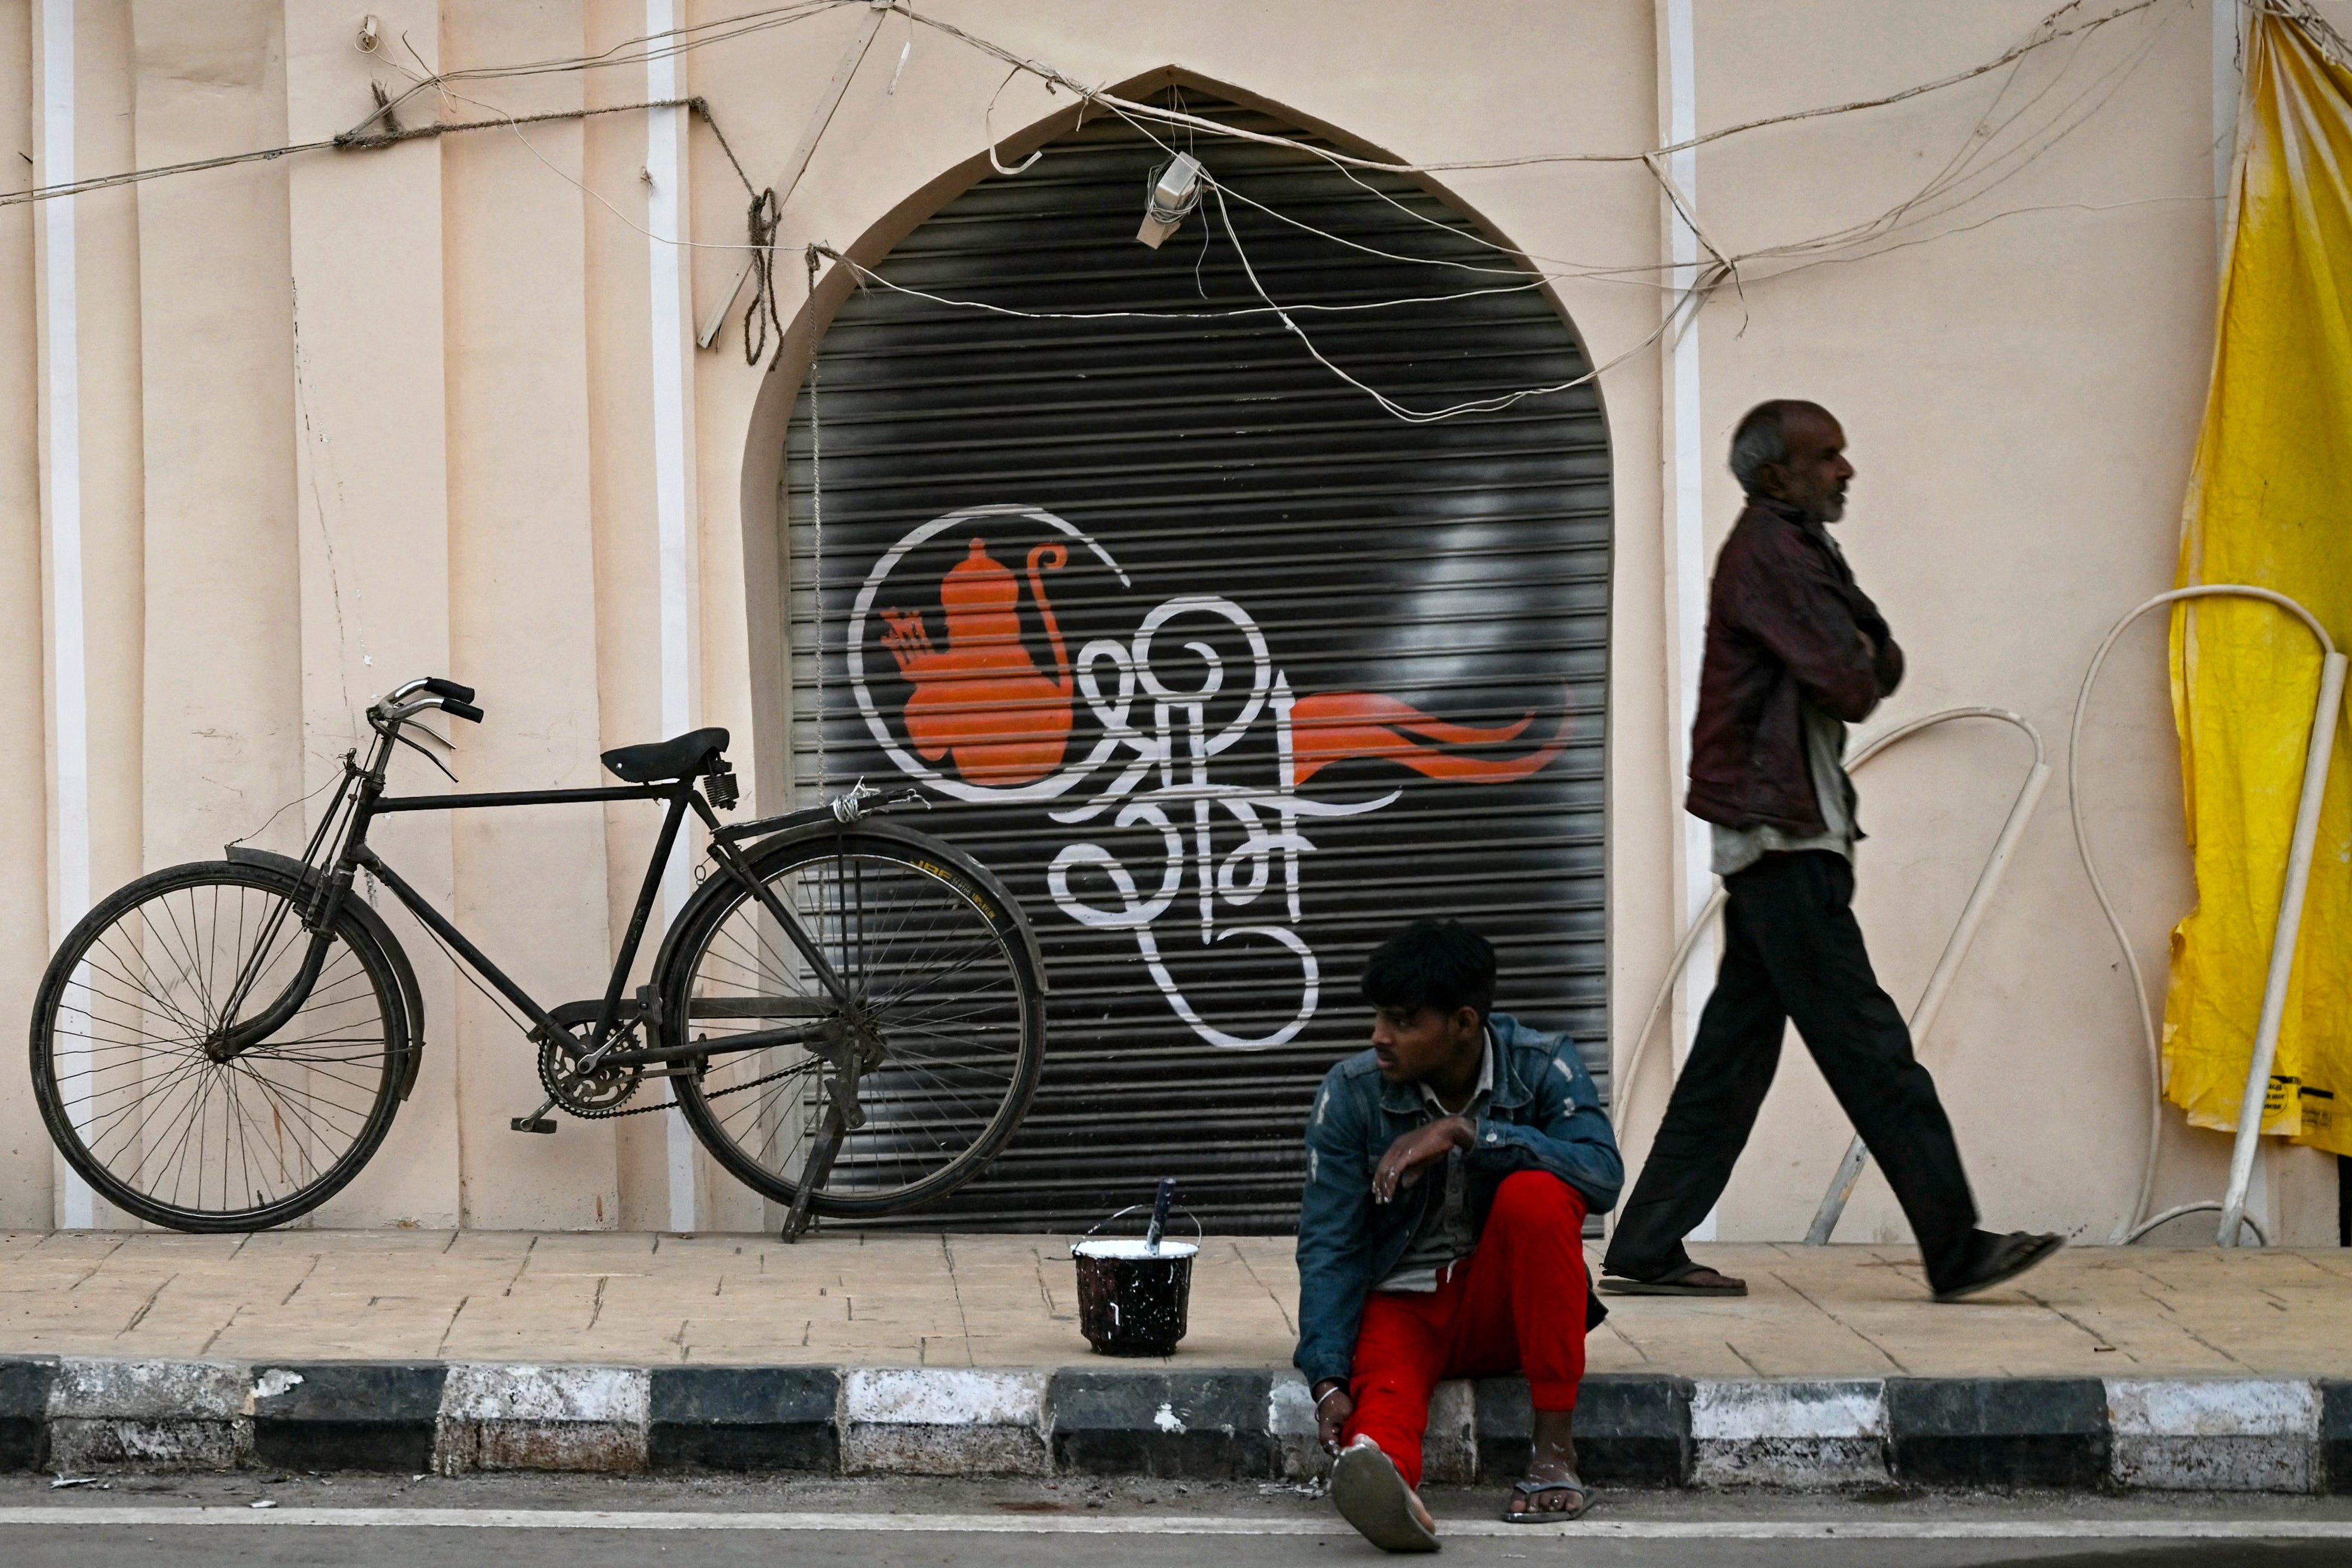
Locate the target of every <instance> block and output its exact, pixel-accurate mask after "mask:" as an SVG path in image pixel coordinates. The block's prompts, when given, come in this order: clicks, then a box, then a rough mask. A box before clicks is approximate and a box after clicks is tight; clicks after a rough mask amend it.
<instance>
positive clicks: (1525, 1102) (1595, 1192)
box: [1296, 920, 1624, 1552]
mask: <svg viewBox="0 0 2352 1568" xmlns="http://www.w3.org/2000/svg"><path fill="white" fill-rule="evenodd" d="M1363 994H1364V999H1365V1000H1367V1001H1369V1002H1370V1003H1371V1004H1372V1006H1373V1008H1374V1009H1375V1011H1374V1013H1373V1023H1372V1045H1371V1049H1370V1050H1369V1051H1360V1052H1358V1053H1357V1054H1356V1055H1354V1056H1351V1057H1349V1058H1348V1059H1347V1060H1346V1061H1342V1062H1340V1063H1339V1065H1338V1066H1336V1067H1334V1068H1332V1069H1331V1071H1330V1072H1329V1073H1328V1075H1327V1076H1326V1077H1325V1078H1324V1080H1323V1087H1322V1090H1321V1091H1320V1092H1318V1094H1317V1095H1316V1097H1315V1110H1314V1113H1313V1114H1312V1116H1311V1118H1310V1119H1309V1121H1308V1123H1307V1189H1306V1194H1305V1196H1304V1197H1303V1198H1302V1199H1301V1201H1300V1205H1299V1213H1298V1354H1297V1358H1296V1359H1297V1365H1298V1368H1299V1370H1300V1371H1301V1372H1303V1373H1304V1374H1305V1375H1306V1376H1307V1383H1308V1385H1309V1387H1310V1389H1311V1391H1312V1393H1313V1395H1314V1398H1315V1408H1316V1416H1317V1420H1318V1425H1319V1427H1320V1428H1321V1437H1322V1440H1323V1446H1324V1447H1325V1448H1327V1449H1328V1450H1330V1451H1332V1452H1334V1453H1336V1454H1337V1455H1338V1456H1339V1458H1338V1459H1337V1460H1336V1462H1335V1463H1334V1465H1333V1468H1332V1472H1331V1495H1332V1500H1334V1501H1335V1502H1336V1503H1337V1504H1338V1505H1339V1511H1340V1513H1341V1514H1343V1515H1344V1516H1345V1517H1346V1518H1347V1520H1348V1522H1349V1523H1350V1524H1352V1525H1354V1526H1355V1527H1356V1528H1357V1529H1358V1530H1360V1531H1363V1533H1364V1535H1365V1536H1366V1537H1367V1538H1368V1539H1370V1541H1371V1542H1374V1543H1375V1544H1376V1545H1380V1546H1382V1547H1385V1548H1387V1549H1388V1550H1390V1551H1391V1552H1411V1551H1434V1550H1435V1549H1436V1546H1437V1537H1436V1531H1435V1527H1434V1525H1433V1522H1432V1521H1431V1519H1430V1516H1429V1511H1428V1510H1427V1509H1425V1508H1423V1506H1422V1501H1421V1498H1420V1495H1419V1492H1418V1490H1417V1489H1418V1488H1419V1487H1420V1485H1421V1439H1422V1434H1423V1431H1424V1430H1426V1429H1427V1427H1428V1425H1429V1396H1430V1395H1431V1393H1432V1392H1433V1390H1434V1389H1435V1388H1436V1386H1437V1384H1438V1381H1439V1380H1440V1379H1441V1378H1447V1377H1486V1376H1493V1375H1499V1374H1503V1373H1508V1372H1515V1371H1524V1372H1525V1373H1526V1374H1527V1378H1528V1392H1529V1394H1530V1395H1531V1396H1532V1397H1533V1402H1534V1406H1535V1455H1534V1461H1533V1463H1532V1464H1531V1465H1530V1466H1529V1468H1528V1477H1527V1479H1524V1480H1522V1481H1519V1482H1518V1483H1517V1485H1515V1486H1514V1487H1513V1488H1512V1493H1511V1496H1510V1498H1509V1500H1508V1501H1507V1504H1506V1508H1505V1512H1504V1515H1503V1517H1504V1518H1506V1519H1507V1520H1514V1521H1547V1520H1557V1519H1561V1518H1574V1517H1575V1516H1576V1515H1578V1514H1580V1513H1581V1512H1583V1511H1584V1509H1585V1507H1586V1505H1587V1503H1588V1501H1589V1500H1590V1493H1589V1492H1588V1490H1586V1488H1585V1486H1584V1483H1583V1482H1582V1481H1581V1480H1580V1479H1577V1474H1576V1448H1575V1445H1574V1443H1573V1441H1572V1440H1571V1435H1570V1424H1571V1421H1572V1419H1573V1416H1574V1412H1575V1409H1576V1390H1577V1385H1578V1383H1579V1382H1580V1381H1581V1380H1582V1378H1583V1376H1584V1336H1585V1333H1586V1331H1587V1330H1588V1329H1589V1328H1591V1326H1592V1325H1593V1324H1595V1323H1597V1322H1600V1319H1601V1310H1600V1306H1599V1303H1598V1302H1597V1301H1594V1300H1593V1299H1592V1296H1591V1289H1590V1287H1591V1281H1590V1279H1589V1277H1588V1276H1587V1275H1586V1273H1585V1268H1584V1249H1583V1234H1584V1218H1585V1216H1586V1215H1588V1214H1593V1213H1600V1212H1602V1211H1605V1210H1606V1209H1607V1208H1608V1207H1610V1206H1611V1205H1612V1204H1613V1203H1615V1202H1616V1201H1617V1189H1618V1186H1619V1185H1620V1184H1621V1183H1622V1181H1623V1180H1624V1165H1623V1162H1622V1160H1620V1159H1619V1157H1618V1154H1617V1140H1616V1136H1615V1134H1613V1133H1612V1131H1611V1130H1610V1126H1609V1118H1608V1117H1607V1116H1605V1115H1604V1114H1602V1113H1601V1100H1600V1096H1599V1094H1598V1093H1597V1092H1595V1090H1594V1089H1593V1086H1592V1080H1591V1077H1590V1076H1589V1075H1587V1074H1586V1072H1585V1071H1584V1064H1583V1063H1582V1062H1581V1061H1579V1060H1578V1058H1577V1054H1576V1048H1575V1046H1574V1045H1572V1044H1571V1043H1570V1042H1569V1041H1568V1040H1564V1039H1561V1038H1560V1037H1559V1036H1557V1035H1549V1034H1542V1033H1539V1032H1538V1031H1537V1030H1531V1029H1528V1028H1527V1027H1525V1026H1524V1025H1522V1024H1520V1023H1519V1022H1518V1021H1517V1020H1516V1019H1512V1018H1509V1017H1507V1016H1506V1015H1504V1014H1501V1013H1496V1012H1491V1011H1489V1009H1490V1008H1491V1007H1492V1006H1493V1003H1494V998H1495V949H1494V948H1493V947H1492V946H1490V945H1489V944H1488V943H1487V941H1486V938H1485V937H1483V936H1479V935H1478V934H1477V933H1476V932H1475V931H1472V930H1470V929H1469V928H1468V927H1466V926H1465V925H1460V924H1458V923H1456V922H1454V921H1450V920H1447V921H1439V920H1416V921H1414V922H1413V923H1412V925H1407V926H1406V927H1405V928H1404V929H1403V930H1402V931H1400V932H1398V933H1397V934H1396V935H1395V936H1391V937H1390V938H1389V939H1388V940H1387V941H1386V942H1383V943H1381V946H1379V947H1378V948H1377V949H1375V950H1374V951H1373V953H1372V956H1371V957H1370V959H1369V960H1368V961H1367V962H1366V964H1365V966H1364V979H1363Z"/></svg>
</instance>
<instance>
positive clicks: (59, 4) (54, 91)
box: [41, 0, 98, 1230]
mask: <svg viewBox="0 0 2352 1568" xmlns="http://www.w3.org/2000/svg"><path fill="white" fill-rule="evenodd" d="M74 57H75V50H74V5H73V0H43V4H42V6H41V179H42V183H45V184H48V185H70V184H72V183H73V182H74V180H75V178H76V166H75V146H74V130H75V125H76V122H77V116H76V114H75V110H74V102H75V92H74V85H75V78H74ZM77 205H78V203H77V202H76V200H75V198H73V197H72V196H60V197H58V199H56V200H55V201H52V202H49V203H47V204H46V206H45V207H44V209H43V211H42V241H43V245H42V252H43V254H42V260H43V262H44V263H45V264H46V269H47V298H46V299H45V300H44V302H43V304H44V323H43V324H44V325H45V326H46V327H47V338H48V343H47V348H48V371H49V376H48V398H47V404H48V406H47V409H46V411H45V412H46V413H47V414H48V430H47V437H48V452H47V457H48V462H47V472H46V474H45V475H44V476H43V477H44V479H45V480H46V481H47V488H48V497H47V498H48V538H47V545H48V555H49V671H50V698H49V706H50V713H51V715H52V722H53V723H54V724H55V725H56V727H57V739H56V748H55V750H54V752H53V753H52V756H53V758H54V762H53V766H54V768H55V769H56V771H55V775H54V778H53V780H52V785H53V788H54V789H56V791H57V808H56V809H57V822H58V837H57V846H58V865H57V911H58V930H57V939H58V942H59V943H62V942H63V941H64V940H65V934H66V933H67V932H68V931H69V930H71V929H72V928H73V926H74V925H76V924H77V923H78V922H79V920H80V919H81V917H82V916H83V915H86V914H88V913H89V881H90V824H89V641H88V637H89V632H88V627H87V624H86V615H87V605H86V602H85V597H84V585H83V581H82V516H81V347H80V321H81V309H80V305H79V288H78V287H77V278H76V271H77V268H78V264H79V246H78V244H77V236H76V232H75V226H74V219H75V215H76V214H75V209H76V207H77ZM67 999H68V1006H70V1007H73V1008H76V1009H79V1010H81V1011H83V1012H85V1013H87V1011H88V1009H89V1005H90V1004H89V966H88V965H83V966H81V967H79V968H77V969H75V971H74V976H73V979H72V981H71V988H70V989H69V990H68V998H67ZM58 1069H59V1071H60V1072H61V1073H62V1074H63V1077H62V1082H68V1083H74V1084H78V1085H79V1094H80V1098H79V1100H73V1099H70V1098H69V1099H68V1101H67V1104H66V1114H67V1116H68V1119H70V1120H71V1121H72V1123H73V1124H74V1125H75V1126H77V1127H86V1126H87V1125H88V1124H89V1114H90V1111H89V1106H90V1084H91V1083H92V1082H93V1079H92V1078H91V1075H90V1051H89V1046H88V1045H87V1044H68V1045H67V1046H66V1047H65V1048H64V1049H63V1051H61V1052H60V1061H59V1063H58ZM56 1172H57V1176H56V1180H57V1186H56V1192H57V1201H56V1204H55V1206H54V1207H55V1212H56V1215H57V1222H58V1225H59V1226H61V1227H63V1228H66V1229H68V1230H86V1229H88V1228H90V1227H91V1226H93V1225H95V1224H96V1223H97V1222H98V1214H97V1200H96V1199H95V1197H93V1196H92V1195H91V1192H90V1189H89V1183H88V1182H86V1181H84V1180H83V1179H82V1178H81V1175H80V1173H79V1172H78V1171H76V1170H75V1169H74V1168H73V1167H72V1166H68V1165H67V1164H66V1163H65V1160H64V1159H63V1157H62V1156H60V1157H59V1158H58V1161H57V1162H56Z"/></svg>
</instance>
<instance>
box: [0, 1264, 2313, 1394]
mask: <svg viewBox="0 0 2352 1568" xmlns="http://www.w3.org/2000/svg"><path fill="white" fill-rule="evenodd" d="M1694 1252H1695V1254H1696V1256H1697V1257H1699V1258H1700V1259H1702V1260H1704V1261H1706V1262H1707V1263H1710V1264H1712V1265H1714V1266H1716V1267H1717V1268H1720V1269H1722V1270H1725V1271H1727V1272H1729V1273H1734V1274H1738V1275H1741V1276H1743V1277H1745V1278H1746V1279H1747V1280H1748V1286H1749V1290H1750V1291H1751V1294H1749V1295H1748V1298H1747V1299H1746V1300H1744V1301H1678V1300H1670V1299H1657V1298H1627V1297H1610V1298H1608V1301H1609V1303H1610V1312H1611V1316H1610V1320H1609V1322H1608V1323H1607V1324H1606V1325H1605V1326H1604V1327H1603V1328H1602V1329H1601V1331H1600V1332H1599V1333H1596V1334H1594V1335H1593V1337H1592V1340H1591V1347H1590V1356H1591V1368H1592V1370H1593V1371H1595V1372H1628V1373H1634V1372H1644V1373H1666V1374H1671V1375H1676V1376H1681V1377H1735V1378H1736V1377H1815V1378H1819V1377H1887V1376H1919V1377H2020V1376H2039V1377H2049V1376H2077V1377H2108V1376H2117V1375H2132V1376H2164V1377H2172V1376H2249V1375H2284V1376H2297V1377H2322V1378H2352V1252H2346V1251H2340V1250H2336V1249H2329V1250H2324V1251H2320V1250H2314V1251H2285V1250H2263V1249H2242V1250H2238V1251H2230V1252H2224V1251H2221V1250H2218V1249H2168V1248H2117V1249H2110V1248H2091V1247H2078V1248H2072V1249H2068V1250H2066V1251H2064V1252H2062V1253H2060V1254H2059V1255H2058V1257H2057V1258H2055V1259H2053V1260H2052V1261H2051V1262H2050V1263H2048V1264H2047V1265H2045V1266H2044V1267H2042V1269H2040V1270H2036V1271H2034V1272H2033V1273H2032V1274H2029V1275H2027V1276H2026V1277H2025V1278H2024V1279H2023V1280H2021V1281H2019V1282H2018V1284H2017V1285H2016V1286H2013V1287H2011V1288H2008V1289H2004V1290H2000V1291H1992V1292H1990V1294H1988V1295H1985V1296H1982V1297H1979V1298H1978V1299H1977V1300H1975V1301H1967V1302H1961V1303H1958V1304H1955V1305H1949V1306H1937V1305H1935V1304H1933V1303H1931V1302H1930V1301H1928V1300H1927V1290H1926V1287H1925V1285H1924V1284H1923V1283H1922V1282H1921V1278H1920V1273H1919V1269H1918V1264H1917V1260H1916V1254H1914V1252H1913V1251H1912V1250H1911V1249H1909V1248H1904V1247H1800V1246H1717V1247H1699V1248H1696V1249H1694ZM1594 1262H1595V1265H1596V1269H1597V1265H1598V1259H1597V1257H1596V1258H1595V1259H1594ZM1297 1300H1298V1276H1297V1270H1296V1269H1295V1268H1294V1267H1293V1265H1292V1261H1291V1244H1290V1242H1289V1241H1288V1240H1287V1239H1283V1238H1274V1237H1244V1238H1212V1239H1209V1240H1208V1241H1207V1242H1206V1243H1205V1244H1204V1245H1203V1247H1202V1252H1201V1257H1200V1260H1199V1261H1198V1263H1197V1265H1196V1266H1195V1271H1194V1275H1193V1281H1192V1332H1191V1333H1190V1334H1189V1335H1188V1336H1187V1337H1186V1339H1185V1341H1184V1343H1182V1345H1181V1346H1180V1347H1179V1349H1178V1353H1177V1354H1176V1355H1175V1357H1174V1358H1172V1360H1171V1362H1170V1363H1169V1365H1171V1367H1176V1368H1181V1367H1184V1366H1188V1365H1190V1366H1219V1367H1258V1368H1281V1367H1286V1366H1288V1365H1289V1364H1290V1353H1291V1349H1292V1346H1293V1343H1294V1341H1295V1338H1296V1333H1297V1325H1296V1324H1295V1323H1294V1322H1293V1321H1292V1314H1293V1313H1294V1312H1296V1311H1297ZM0 1354H13V1355H25V1354H51V1355H58V1354H65V1355H109V1356H140V1357H156V1356H162V1357H194V1358H216V1359H221V1360H226V1361H258V1360H266V1359H273V1358H277V1359H284V1358H300V1359H321V1358H324V1359H362V1360H414V1359H418V1358H425V1359H432V1360H446V1361H480V1360H500V1361H559V1362H587V1363H610V1364H632V1365H656V1364H665V1363H669V1364H694V1363H712V1364H765V1365H861V1366H967V1367H972V1366H981V1367H985V1366H1001V1367H1053V1366H1082V1365H1087V1364H1097V1365H1098V1364H1102V1362H1101V1358H1099V1357H1097V1356H1095V1355H1093V1354H1091V1353H1090V1352H1089V1351H1088V1350H1087V1345H1086V1342H1085V1341H1084V1340H1083V1339H1081V1338H1080V1337H1079V1334H1078V1325H1077V1287H1076V1277H1075V1273H1074V1270H1073V1265H1072V1263H1071V1260H1070V1256H1069V1243H1068V1240H1067V1239H1066V1238H1060V1237H1042V1236H953V1237H941V1236H925V1235H909V1234H907V1233H903V1232H890V1233H881V1234H874V1235H866V1234H861V1233H859V1232H856V1231H845V1230H833V1231H824V1232H820V1233H819V1234H817V1235H815V1236H813V1237H810V1238H808V1239H805V1240H803V1241H802V1242H801V1243H799V1244H798V1245H797V1246H792V1247H787V1246H784V1245H782V1243H780V1242H778V1241H777V1240H776V1239H774V1238H773V1237H761V1236H692V1237H678V1236H664V1235H646V1234H631V1233H616V1232H611V1231H602V1232H570V1233H555V1234H542V1235H533V1234H525V1233H515V1232H499V1231H478V1230H468V1231H457V1232H451V1231H440V1232H433V1231H417V1230H278V1231H270V1232H267V1233H264V1234H261V1235H257V1236H219V1237H206V1236H178V1235H164V1234H160V1233H155V1232H103V1231H100V1232H92V1231H81V1232H58V1233H56V1234H53V1235H43V1234H38V1233H17V1234H13V1235H0Z"/></svg>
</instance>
